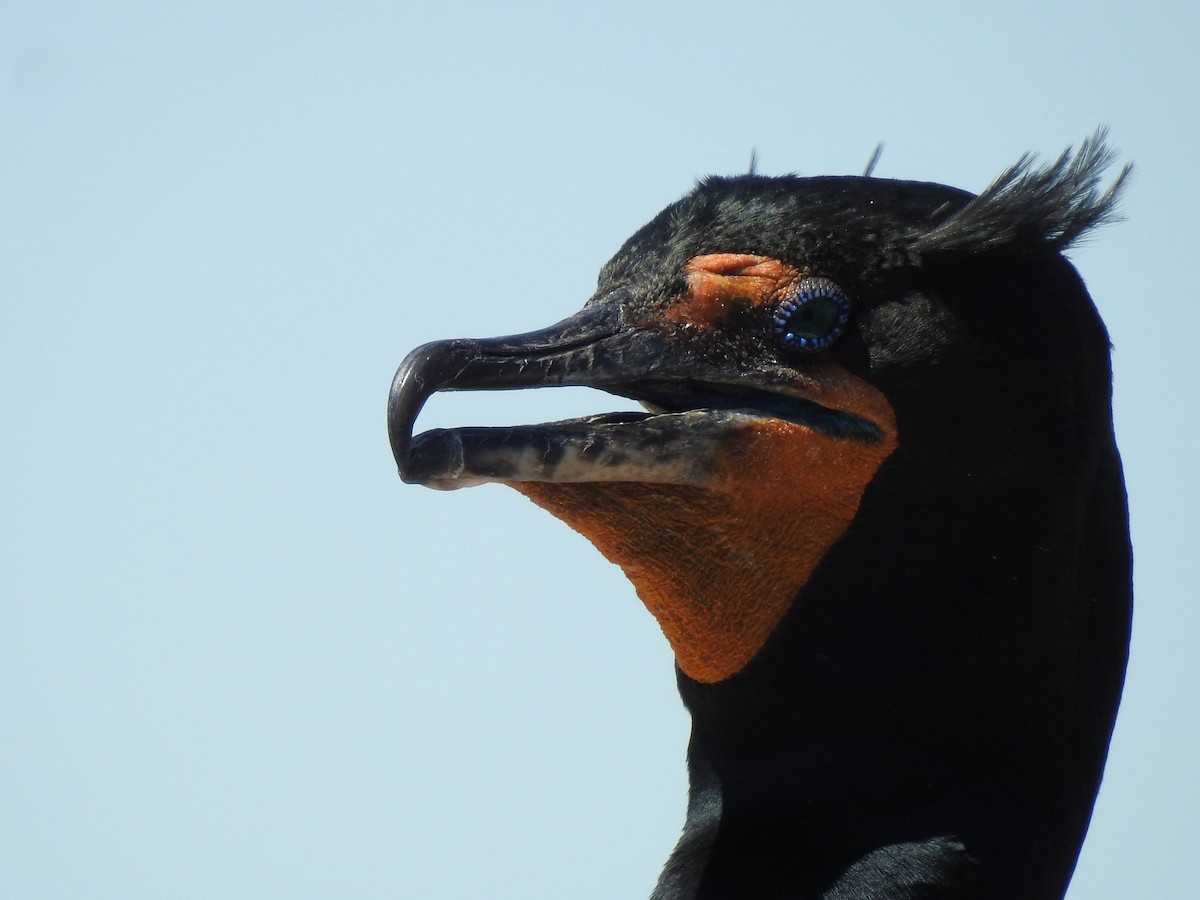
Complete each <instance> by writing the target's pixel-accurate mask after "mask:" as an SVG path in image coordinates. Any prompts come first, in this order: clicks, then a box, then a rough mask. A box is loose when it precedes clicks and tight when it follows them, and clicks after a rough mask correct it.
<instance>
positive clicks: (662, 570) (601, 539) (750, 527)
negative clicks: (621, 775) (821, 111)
mask: <svg viewBox="0 0 1200 900" xmlns="http://www.w3.org/2000/svg"><path fill="white" fill-rule="evenodd" d="M730 272H733V273H734V274H730ZM799 276H800V273H798V272H797V271H796V270H795V269H794V268H792V267H790V266H786V265H785V264H783V263H779V262H777V261H775V260H769V259H764V258H763V257H749V256H744V255H740V254H738V255H735V254H719V255H715V256H711V257H697V259H695V260H693V261H692V263H691V264H690V265H689V283H690V284H689V290H688V292H687V293H686V294H684V296H682V297H680V298H679V299H678V300H677V301H676V303H675V305H674V306H673V307H671V308H670V309H668V311H667V313H666V315H665V316H664V318H666V319H667V320H668V321H671V322H673V323H674V324H676V325H679V324H686V325H690V326H692V327H702V328H714V327H719V326H720V324H721V323H722V322H723V320H724V317H725V313H726V311H727V310H728V309H729V307H730V306H731V305H732V304H739V303H762V302H768V301H769V300H770V299H771V298H772V297H776V296H779V295H780V292H783V291H786V290H787V289H788V288H789V285H794V283H795V281H796V279H797V278H798V277H799ZM793 389H794V390H795V392H796V393H798V394H800V395H802V396H804V397H806V398H808V399H810V400H813V401H815V402H817V403H819V404H821V405H822V406H824V407H826V408H829V409H835V410H840V411H844V412H849V413H853V414H854V415H857V416H859V417H861V418H863V419H866V420H868V421H870V422H873V423H874V424H875V425H876V426H877V427H878V429H879V431H880V433H881V435H882V437H881V439H880V440H877V441H870V440H860V439H859V440H856V439H848V438H845V437H835V436H832V435H828V434H825V433H822V432H819V431H816V430H814V429H812V428H810V427H807V426H805V425H800V424H797V423H795V422H788V421H783V420H779V419H768V418H763V419H753V418H748V419H747V423H746V425H745V427H744V428H742V429H740V430H739V431H738V432H736V433H735V435H734V436H733V437H731V438H729V439H728V440H727V441H726V442H725V445H724V446H723V447H722V448H721V449H720V451H719V453H718V455H717V460H716V464H715V466H714V468H713V470H712V472H711V475H710V477H709V478H708V479H707V481H706V482H705V483H703V484H688V485H675V484H643V483H613V482H583V483H543V482H520V483H516V482H509V484H510V486H511V487H513V488H515V489H516V490H518V491H520V492H521V493H522V494H524V495H525V496H527V497H529V498H530V499H531V500H533V501H534V502H535V503H537V504H538V505H539V506H542V507H543V508H545V509H547V510H549V511H550V512H551V513H553V514H554V515H555V516H557V517H558V518H560V519H562V520H563V521H565V522H566V523H567V524H569V525H570V526H571V527H572V528H574V529H575V530H577V531H578V532H580V533H581V534H583V535H584V536H585V537H586V538H588V540H590V541H591V542H592V543H593V544H595V545H596V547H597V548H598V549H599V550H600V552H601V553H603V554H604V556H605V557H607V558H608V559H609V560H611V561H612V562H614V563H616V564H617V565H618V566H620V567H621V568H622V569H623V570H624V572H625V574H626V576H627V577H628V578H629V580H630V581H631V582H632V583H633V585H634V588H635V589H636V590H637V593H638V596H639V597H640V598H641V599H642V601H643V602H644V603H645V604H646V607H647V608H648V609H649V610H650V612H651V613H652V614H653V615H654V617H655V618H656V619H658V622H659V624H660V625H661V626H662V630H663V633H664V634H665V635H666V637H667V640H668V641H669V642H670V644H671V647H672V649H673V650H674V651H675V658H676V661H677V662H678V663H679V667H680V668H681V669H682V670H683V671H684V672H685V673H686V674H687V675H688V676H689V677H691V678H693V679H695V680H696V681H699V682H705V683H714V682H718V681H723V680H724V679H726V678H729V677H730V676H731V675H734V674H735V673H737V672H739V671H740V670H741V669H742V668H743V667H745V666H746V664H747V663H749V662H750V661H751V660H752V659H753V658H754V657H755V656H756V655H757V654H758V653H759V651H760V650H762V648H763V646H764V645H765V644H766V642H767V640H768V639H769V638H770V636H771V633H772V632H773V631H774V630H775V628H776V626H777V625H778V624H779V621H780V620H781V619H782V618H783V616H784V614H785V613H786V612H787V610H788V608H789V606H790V605H791V603H792V601H793V600H794V599H795V598H796V595H797V593H798V592H799V591H800V589H801V588H802V587H803V586H804V585H805V584H806V583H807V582H808V579H809V577H810V576H811V575H812V572H813V570H814V569H815V568H816V567H817V565H818V564H819V563H820V561H821V559H822V558H823V557H824V556H825V554H826V553H827V552H828V551H829V548H830V547H832V546H833V544H834V543H835V542H836V541H837V540H838V539H839V538H840V537H841V536H842V535H843V534H844V533H845V531H846V529H847V527H848V526H849V525H850V523H851V522H852V521H853V520H854V516H855V515H856V513H857V512H858V506H859V502H860V500H861V498H862V493H863V491H864V490H865V489H866V486H867V484H868V483H869V482H870V481H871V479H872V478H873V477H874V476H875V473H876V471H878V469H879V466H880V465H881V464H882V463H883V461H884V460H885V459H886V458H887V457H888V456H889V455H890V454H891V453H892V451H893V450H894V449H895V447H896V442H897V437H896V421H895V414H894V412H893V410H892V407H891V405H890V404H889V403H888V401H887V399H886V398H885V397H884V396H883V395H882V394H881V393H880V392H879V391H877V390H876V389H875V388H874V387H873V386H872V385H870V384H869V383H867V382H866V381H864V380H862V379H861V378H858V377H857V376H855V375H853V374H851V373H850V372H848V371H847V370H845V369H844V368H842V367H841V366H839V365H837V364H836V363H832V362H819V363H811V364H805V365H804V366H803V372H802V373H800V372H798V373H797V376H796V382H795V384H794V385H793Z"/></svg>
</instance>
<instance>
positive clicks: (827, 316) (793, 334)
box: [771, 276, 850, 353]
mask: <svg viewBox="0 0 1200 900" xmlns="http://www.w3.org/2000/svg"><path fill="white" fill-rule="evenodd" d="M849 321H850V298H849V297H847V296H846V292H845V291H843V290H842V289H841V288H840V287H839V286H838V285H837V283H836V282H833V281H830V280H829V279H828V278H821V277H819V276H810V277H808V278H802V279H801V280H800V283H799V284H797V285H796V289H795V290H794V291H793V292H792V293H791V295H790V296H789V297H788V298H787V299H786V300H783V301H782V302H781V303H780V304H779V306H778V307H777V308H776V309H775V314H774V315H773V316H772V317H771V335H772V337H773V338H774V341H775V346H777V347H778V348H779V349H781V350H788V351H791V352H795V353H817V352H819V351H821V350H825V349H826V348H828V347H830V346H832V345H833V343H834V341H836V340H837V339H838V338H839V337H841V336H842V332H844V331H845V330H846V325H847V324H848V323H849Z"/></svg>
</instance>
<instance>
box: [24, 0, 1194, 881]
mask: <svg viewBox="0 0 1200 900" xmlns="http://www.w3.org/2000/svg"><path fill="white" fill-rule="evenodd" d="M435 6H437V5H436V4H428V3H422V4H415V3H405V2H398V3H397V2H393V3H341V4H332V3H330V4H311V3H282V2H279V3H249V4H248V3H244V2H239V3H230V2H208V3H195V2H189V3H161V2H158V3H152V2H145V3H133V2H117V3H58V2H47V0H40V2H36V3H35V2H26V0H15V2H14V0H6V2H2V3H0V209H3V211H4V215H3V218H2V219H0V421H2V422H3V441H2V443H0V448H2V449H0V553H2V554H3V564H2V565H0V896H2V897H4V898H18V900H24V898H31V900H32V898H72V900H77V898H165V897H170V898H176V897H180V898H209V897H216V898H221V897H246V898H343V897H353V898H391V897H398V898H480V897H497V898H522V900H525V898H532V900H539V898H546V900H550V898H554V900H562V898H571V900H592V898H595V900H601V898H603V900H617V898H629V900H641V898H645V897H646V896H647V895H648V894H649V892H650V889H651V887H652V885H653V882H654V879H655V878H656V876H657V873H658V870H659V867H660V866H661V864H662V862H663V861H664V859H665V858H666V855H667V853H668V851H669V850H670V848H671V846H672V845H673V843H674V841H675V839H676V836H677V834H678V830H679V827H680V825H681V823H682V821H683V813H684V799H685V797H684V791H685V776H684V749H685V743H686V739H687V721H686V717H685V715H684V713H683V711H682V708H681V706H680V704H679V701H678V698H677V695H676V691H675V686H674V678H673V674H672V662H671V656H670V654H669V652H668V649H667V646H666V642H665V641H664V640H663V638H662V636H661V634H660V633H659V632H658V629H657V626H656V625H655V623H654V621H653V619H651V617H650V616H649V614H648V613H646V612H645V610H644V609H643V608H642V606H641V604H640V603H639V602H638V601H637V599H636V597H635V596H634V594H633V591H632V589H631V588H630V587H629V586H628V584H627V583H626V582H625V581H624V579H623V578H622V576H621V575H620V573H619V572H618V571H617V570H616V569H615V568H614V567H612V566H610V565H609V564H608V563H606V562H605V561H604V560H603V559H602V558H601V557H600V555H599V554H598V553H597V552H596V551H595V550H594V549H593V548H592V547H591V546H590V545H589V544H587V543H586V542H585V541H584V540H583V539H582V538H580V537H578V536H577V535H575V534H574V533H572V532H571V531H570V530H569V529H568V528H566V527H565V526H564V525H562V524H561V523H559V522H557V521H556V520H554V519H552V518H551V517H550V516H549V515H547V514H545V513H544V512H542V511H541V510H538V509H537V508H535V507H534V506H533V505H532V504H530V503H528V502H527V501H526V500H524V499H523V498H522V497H520V496H518V495H517V494H516V493H515V492H511V491H507V490H506V489H503V488H500V487H490V486H489V487H484V488H479V489H475V490H469V491H460V492H457V493H453V494H439V493H435V492H433V491H428V490H424V489H421V488H416V487H406V486H404V485H402V484H401V483H400V482H399V480H398V479H397V477H396V475H395V470H394V466H393V462H392V459H391V455H390V452H389V450H388V444H387V439H386V435H385V427H384V403H385V398H386V394H387V389H388V385H389V382H390V380H391V376H392V373H393V371H394V370H395V367H396V365H397V364H398V363H399V361H400V359H401V358H402V357H403V356H404V354H405V353H406V352H407V351H408V350H409V349H411V348H412V347H414V346H415V345H417V344H418V343H421V342H424V341H427V340H432V339H435V338H443V337H456V336H463V335H473V336H483V335H491V334H504V333H511V332H515V331H523V330H527V329H529V328H534V327H538V326H542V325H546V324H549V323H550V322H553V321H556V320H558V319H559V318H562V317H563V316H565V315H566V314H568V313H570V312H573V311H574V310H575V309H576V308H578V306H579V305H581V304H582V302H583V301H584V300H585V299H586V298H587V297H588V295H589V294H590V293H591V291H592V288H593V285H594V279H595V276H596V273H597V271H598V269H599V267H600V265H601V264H602V263H603V262H604V261H605V260H606V259H607V258H608V257H609V256H610V255H611V254H612V253H613V252H614V251H615V250H616V248H617V247H618V246H619V245H620V244H621V242H622V241H623V240H624V239H625V237H627V236H628V235H629V234H630V233H631V232H632V231H633V230H634V229H635V228H637V227H638V226H640V225H641V224H643V223H644V222H645V221H646V220H648V219H649V218H650V217H651V216H652V215H653V214H654V213H655V212H657V211H658V210H659V209H660V208H661V207H662V206H663V205H665V204H666V203H668V202H670V201H671V200H673V199H675V198H676V197H678V196H679V195H680V194H682V193H684V192H685V191H687V190H688V189H689V187H690V186H691V184H692V183H693V181H694V179H695V178H697V177H699V176H702V175H705V174H709V173H718V174H731V173H736V172H740V171H744V170H745V168H746V165H747V162H748V160H749V157H750V153H751V150H752V149H753V148H757V151H758V154H759V159H760V170H761V171H763V172H766V173H784V172H790V171H798V172H800V173H803V174H845V173H852V174H853V173H858V172H859V171H861V169H862V167H863V165H864V164H865V163H866V161H867V159H868V157H869V156H870V154H871V150H872V149H873V148H874V146H875V144H876V143H877V142H878V141H881V140H882V141H885V142H886V148H885V150H884V153H883V157H882V160H881V162H880V164H879V167H878V169H877V171H876V174H878V175H880V176H883V177H896V178H913V179H923V180H931V181H940V182H945V183H949V184H953V185H956V186H959V187H963V188H967V189H971V190H979V189H981V188H982V187H984V186H985V185H986V184H987V183H988V182H989V181H991V179H992V178H993V177H995V176H996V175H997V174H998V173H999V172H1000V171H1001V170H1002V169H1004V168H1005V166H1007V165H1008V164H1010V163H1011V162H1013V161H1014V160H1015V159H1016V158H1017V157H1018V156H1019V155H1020V154H1021V153H1022V152H1023V151H1026V150H1034V151H1038V152H1039V153H1041V154H1042V155H1043V156H1044V157H1052V156H1054V155H1056V154H1057V153H1058V152H1059V151H1061V150H1062V149H1063V148H1064V147H1066V146H1067V145H1069V144H1077V143H1078V142H1079V141H1080V140H1082V139H1083V138H1084V137H1086V136H1087V135H1089V134H1090V133H1091V132H1092V131H1093V130H1094V129H1095V127H1096V126H1097V125H1098V124H1101V123H1107V124H1108V125H1110V126H1111V127H1112V141H1113V143H1114V144H1115V146H1116V147H1117V148H1119V150H1120V151H1121V154H1122V159H1129V160H1133V161H1134V162H1135V163H1136V164H1137V166H1138V172H1137V176H1136V178H1135V180H1134V182H1133V183H1132V185H1131V187H1130V190H1129V193H1128V196H1127V200H1126V203H1125V207H1124V208H1125V213H1126V215H1127V217H1128V220H1127V221H1126V222H1124V223H1122V224H1118V225H1113V226H1110V227H1109V228H1107V229H1105V230H1104V231H1103V232H1101V233H1100V234H1098V235H1096V236H1095V238H1094V239H1093V240H1092V241H1091V242H1090V243H1088V244H1087V245H1085V246H1083V247H1080V248H1078V249H1077V250H1076V251H1074V252H1073V254H1072V255H1073V258H1074V260H1075V262H1076V264H1077V265H1078V266H1079V268H1080V269H1081V271H1082V272H1083V275H1084V277H1085V278H1086V280H1087V282H1088V284H1089V286H1090V288H1091V291H1092V294H1093V296H1094V297H1095V299H1096V301H1097V303H1098V305H1099V306H1100V309H1101V311H1102V313H1103V314H1104V316H1105V318H1106V319H1107V321H1108V324H1109V327H1110V330H1111V332H1112V335H1113V341H1114V344H1115V348H1116V349H1115V356H1114V360H1115V366H1116V379H1117V387H1116V419H1117V428H1118V436H1119V438H1120V441H1121V445H1122V448H1123V451H1124V455H1125V460H1126V470H1127V480H1128V485H1129V489H1130V493H1131V496H1132V508H1133V526H1134V541H1135V548H1136V552H1137V602H1138V607H1137V614H1136V624H1135V640H1134V647H1133V662H1132V666H1131V668H1130V673H1129V681H1128V688H1127V692H1126V695H1125V702H1124V706H1123V708H1122V712H1121V718H1120V722H1119V725H1118V729H1117V735H1116V739H1115V742H1114V744H1113V749H1112V754H1111V757H1110V763H1109V769H1108V777H1107V780H1106V782H1105V785H1104V789H1103V792H1102V794H1101V798H1100V802H1099V805H1098V807H1097V812H1096V816H1095V818H1094V820H1093V825H1092V830H1091V834H1090V836H1089V838H1088V842H1087V844H1086V846H1085V848H1084V852H1083V857H1082V860H1081V863H1080V866H1079V869H1078V873H1077V877H1076V882H1075V884H1074V886H1073V887H1072V890H1071V893H1070V895H1069V896H1070V898H1072V900H1109V898H1111V900H1118V898H1120V900H1127V898H1136V897H1148V898H1149V897H1152V898H1192V897H1195V896H1197V889H1196V886H1195V883H1194V882H1195V875H1194V869H1195V857H1196V850H1195V846H1196V841H1197V838H1198V837H1200V783H1198V782H1200V777H1198V776H1197V769H1198V763H1200V719H1198V716H1197V713H1196V708H1197V705H1198V702H1200V700H1198V698H1200V657H1198V654H1197V652H1196V641H1197V638H1198V637H1200V608H1198V605H1197V602H1196V600H1195V598H1194V593H1195V592H1194V589H1193V587H1192V585H1193V584H1194V583H1195V582H1196V580H1197V577H1200V571H1198V569H1200V553H1198V552H1197V547H1196V539H1195V536H1194V535H1195V532H1196V515H1197V512H1196V511H1197V508H1198V507H1200V496H1198V491H1197V477H1196V462H1195V455H1196V446H1197V437H1198V435H1197V427H1196V415H1197V410H1198V408H1200V391H1198V379H1197V374H1196V360H1197V358H1198V357H1200V307H1198V303H1197V287H1196V285H1197V275H1196V265H1195V264H1196V258H1197V248H1196V225H1195V223H1196V220H1197V213H1196V204H1197V200H1198V199H1200V190H1198V184H1200V178H1198V176H1197V171H1198V169H1200V165H1198V163H1197V153H1198V150H1197V148H1198V147H1200V124H1198V121H1200V120H1198V117H1197V115H1196V113H1197V105H1198V100H1200V96H1198V95H1200V90H1198V88H1200V75H1198V70H1200V69H1198V63H1197V54H1196V45H1197V39H1198V38H1200V5H1197V4H1195V3H1193V2H1175V3H1162V4H1157V5H1150V6H1146V5H1143V6H1142V7H1140V9H1136V8H1135V5H1134V4H1132V3H1122V4H1110V3H1097V2H1093V3H1058V4H1055V3H1044V2H1039V3H1032V2H1029V3H1013V2H1008V3H979V4H951V3H941V4H939V3H909V4H898V3H897V4H893V3H889V4H884V3H854V2H839V3H791V2H789V3H784V2H776V3H751V2H745V3H737V4H725V5H718V4H712V3H703V2H695V0H693V2H676V3H666V4H655V3H632V2H617V3H609V4H606V5H604V6H603V8H596V9H589V8H584V7H582V6H579V5H568V4H552V3H525V4H501V3H495V4H484V3H480V4H454V3H450V4H443V5H441V6H440V7H439V8H435ZM611 408H613V402H612V401H611V400H607V399H605V398H604V397H602V396H601V395H592V394H588V393H587V392H585V391H582V390H578V391H560V392H552V391H541V392H530V393H528V394H524V395H521V394H506V395H502V396H497V395H475V396H468V395H455V396H452V397H439V398H435V400H434V402H433V403H432V404H431V406H430V409H429V410H428V411H427V413H426V414H425V415H424V416H423V417H422V420H421V427H428V426H433V425H437V424H449V423H453V424H490V423H494V424H506V423H507V424H513V423H516V422H520V421H537V420H543V419H549V418H552V417H558V416H562V415H569V414H576V413H582V412H599V411H607V410H608V409H611Z"/></svg>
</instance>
